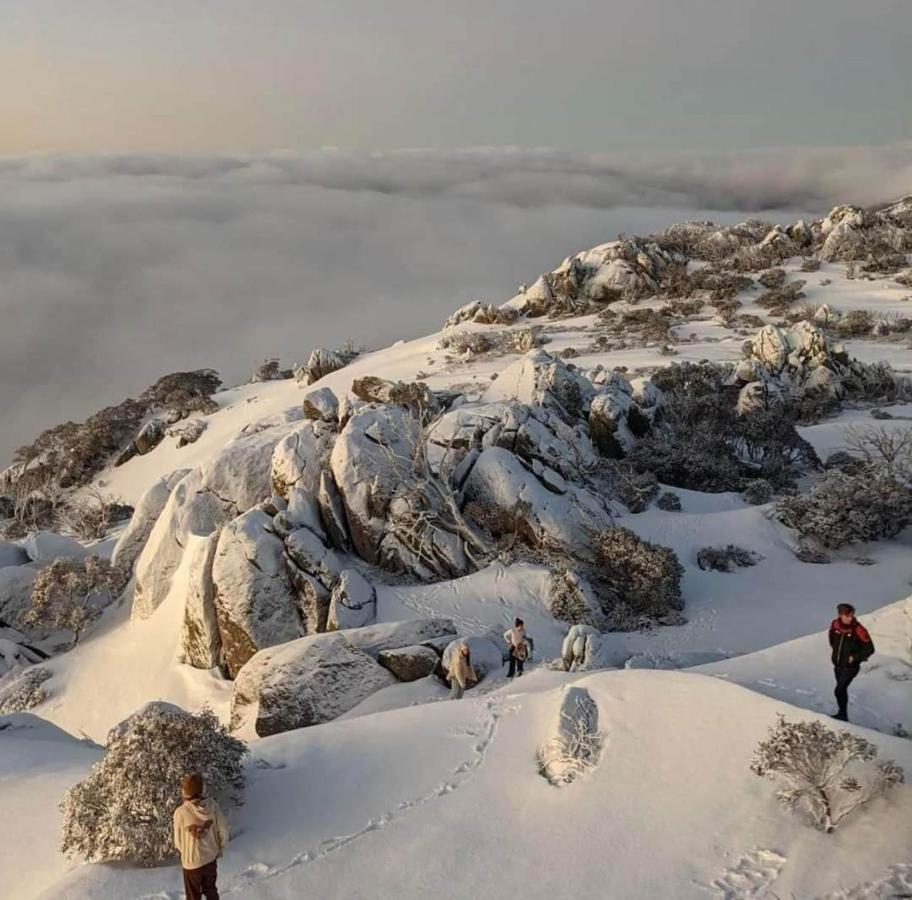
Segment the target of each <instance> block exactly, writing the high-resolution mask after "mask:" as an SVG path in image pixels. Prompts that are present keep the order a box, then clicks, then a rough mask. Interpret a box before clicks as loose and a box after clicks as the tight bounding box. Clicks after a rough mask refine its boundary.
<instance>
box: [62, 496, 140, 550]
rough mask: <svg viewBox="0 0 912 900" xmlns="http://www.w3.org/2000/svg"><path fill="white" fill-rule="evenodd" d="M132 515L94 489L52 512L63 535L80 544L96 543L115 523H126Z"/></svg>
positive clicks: (75, 497)
mask: <svg viewBox="0 0 912 900" xmlns="http://www.w3.org/2000/svg"><path fill="white" fill-rule="evenodd" d="M132 514H133V510H132V508H131V507H129V506H125V505H124V504H123V503H120V502H119V501H117V500H115V499H114V498H113V497H110V496H108V495H106V494H103V493H102V492H101V491H99V490H98V489H97V488H85V489H84V490H82V491H80V492H79V493H77V494H73V495H72V496H70V497H67V499H66V500H64V501H63V503H62V504H61V505H60V506H59V507H58V508H57V509H56V511H55V521H56V525H57V528H58V530H59V531H61V532H62V533H64V534H72V535H74V536H75V537H77V538H79V539H80V540H81V541H97V540H101V539H102V538H103V537H105V536H106V535H107V533H108V531H109V530H110V529H111V527H112V526H113V525H114V524H115V523H117V522H120V521H123V520H124V519H129V518H130V516H131V515H132Z"/></svg>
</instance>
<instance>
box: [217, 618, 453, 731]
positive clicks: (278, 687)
mask: <svg viewBox="0 0 912 900" xmlns="http://www.w3.org/2000/svg"><path fill="white" fill-rule="evenodd" d="M454 632H455V628H454V626H453V623H452V622H451V621H450V620H448V619H407V620H405V621H402V622H386V623H383V624H381V625H373V626H370V627H368V628H357V629H353V630H351V631H340V632H334V633H331V634H316V635H308V636H307V637H303V638H300V639H298V640H295V641H291V642H290V643H288V644H284V645H282V646H280V647H272V648H269V649H267V650H262V651H260V652H259V653H257V654H256V655H255V656H254V657H253V658H252V659H251V660H250V661H249V662H248V663H247V664H246V665H245V666H244V667H243V669H242V670H241V671H240V673H239V674H238V676H237V678H236V680H235V683H234V697H233V699H232V703H231V728H232V730H239V729H241V730H244V731H251V730H252V731H254V732H255V733H256V734H258V735H260V736H265V735H268V734H278V733H279V732H282V731H290V730H292V729H294V728H306V727H308V726H310V725H319V724H320V723H321V722H329V721H331V720H332V719H335V718H337V717H338V716H341V715H342V714H343V713H346V712H348V711H349V710H350V709H353V708H354V707H355V706H357V705H358V704H359V703H360V702H361V701H362V700H364V699H366V698H367V697H369V696H370V695H371V694H373V693H374V692H376V691H379V690H381V689H383V688H385V687H389V686H390V685H392V684H395V683H396V679H395V677H394V676H393V675H392V674H391V673H390V672H389V671H387V669H385V668H384V667H383V666H381V665H380V664H379V663H378V662H377V659H378V658H379V657H380V656H381V655H382V654H384V653H387V652H389V651H392V650H398V649H400V648H402V647H411V646H413V645H415V644H418V643H420V642H422V641H425V640H431V639H434V638H437V637H441V636H443V635H449V634H453V633H454ZM430 652H431V653H433V651H430Z"/></svg>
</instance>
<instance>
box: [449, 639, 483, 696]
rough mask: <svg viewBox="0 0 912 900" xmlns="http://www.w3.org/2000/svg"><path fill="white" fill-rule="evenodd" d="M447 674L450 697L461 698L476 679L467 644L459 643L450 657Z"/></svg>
mask: <svg viewBox="0 0 912 900" xmlns="http://www.w3.org/2000/svg"><path fill="white" fill-rule="evenodd" d="M447 675H448V676H449V679H450V699H451V700H461V699H462V695H463V694H464V693H465V689H466V688H467V687H468V685H469V684H474V683H475V682H476V681H478V676H477V675H476V674H475V669H474V668H472V657H471V655H470V654H469V645H468V644H466V643H465V642H463V643H461V644H460V645H459V646H458V647H457V648H456V652H455V653H453V656H452V658H451V659H450V667H449V672H447Z"/></svg>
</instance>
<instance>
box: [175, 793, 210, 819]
mask: <svg viewBox="0 0 912 900" xmlns="http://www.w3.org/2000/svg"><path fill="white" fill-rule="evenodd" d="M182 806H183V808H184V810H186V811H187V812H188V813H189V814H190V815H191V816H192V817H193V818H194V819H196V820H197V822H198V823H199V824H200V825H204V824H205V823H206V822H210V821H212V819H213V817H214V813H213V811H212V802H211V801H210V800H209V798H208V797H203V798H202V799H200V800H184V802H183V804H182Z"/></svg>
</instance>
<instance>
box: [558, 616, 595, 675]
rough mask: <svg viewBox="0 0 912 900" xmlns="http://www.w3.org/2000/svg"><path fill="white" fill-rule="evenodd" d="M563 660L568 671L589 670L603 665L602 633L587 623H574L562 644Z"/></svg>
mask: <svg viewBox="0 0 912 900" xmlns="http://www.w3.org/2000/svg"><path fill="white" fill-rule="evenodd" d="M561 661H562V662H563V665H564V670H565V671H567V672H580V671H588V670H590V669H597V668H600V667H601V665H602V633H601V632H600V631H599V630H598V628H595V627H593V626H592V625H587V624H585V623H580V624H577V625H574V626H573V627H572V628H571V629H570V630H569V631H568V632H567V634H566V636H565V637H564V642H563V644H562V645H561Z"/></svg>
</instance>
